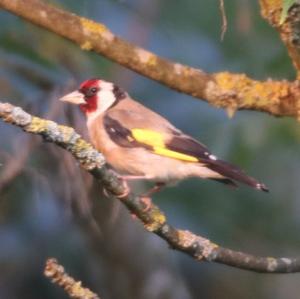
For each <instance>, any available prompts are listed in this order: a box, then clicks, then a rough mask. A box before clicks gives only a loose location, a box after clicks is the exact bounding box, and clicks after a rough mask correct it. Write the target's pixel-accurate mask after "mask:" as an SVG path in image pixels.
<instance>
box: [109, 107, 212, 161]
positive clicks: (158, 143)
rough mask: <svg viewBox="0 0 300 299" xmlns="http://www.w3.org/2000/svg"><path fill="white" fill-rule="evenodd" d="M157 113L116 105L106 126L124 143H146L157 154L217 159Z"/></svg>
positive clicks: (183, 158) (189, 158)
mask: <svg viewBox="0 0 300 299" xmlns="http://www.w3.org/2000/svg"><path fill="white" fill-rule="evenodd" d="M155 116H156V117H155V118H153V117H151V118H147V117H145V115H143V114H142V113H136V112H134V111H126V110H119V109H116V110H112V111H110V112H108V113H107V114H106V115H105V117H104V127H105V130H106V131H107V133H108V135H109V136H110V138H111V139H112V140H113V141H114V142H115V143H117V144H118V145H120V146H123V147H143V148H145V149H147V150H149V151H151V152H153V153H155V154H157V155H161V156H165V157H169V158H173V159H178V160H183V161H187V162H204V163H205V161H206V160H207V161H209V160H210V159H211V158H213V159H215V157H214V156H213V155H211V153H210V152H209V150H208V149H207V147H206V146H205V145H203V144H201V143H199V142H198V141H196V140H194V139H192V138H191V137H189V136H187V135H185V134H183V133H182V132H181V131H179V130H177V129H176V128H175V127H174V126H172V125H171V124H170V123H169V122H168V121H167V120H166V119H164V118H162V117H161V116H159V115H157V114H155Z"/></svg>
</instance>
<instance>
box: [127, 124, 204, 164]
mask: <svg viewBox="0 0 300 299" xmlns="http://www.w3.org/2000/svg"><path fill="white" fill-rule="evenodd" d="M131 133H132V136H133V137H134V139H135V140H136V141H138V142H141V143H144V144H147V145H149V146H152V147H153V152H154V153H155V154H157V155H160V156H165V157H169V158H173V159H178V160H183V161H188V162H198V161H199V160H198V159H197V158H195V157H193V156H190V155H186V154H182V153H179V152H176V151H172V150H169V149H168V148H166V146H165V142H164V136H163V135H162V134H161V133H159V132H155V131H152V130H147V129H132V130H131Z"/></svg>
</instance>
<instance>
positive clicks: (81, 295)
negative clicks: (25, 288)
mask: <svg viewBox="0 0 300 299" xmlns="http://www.w3.org/2000/svg"><path fill="white" fill-rule="evenodd" d="M44 275H45V276H46V277H48V278H49V279H50V280H51V281H52V282H53V283H55V284H57V285H59V286H60V287H62V288H63V289H64V290H65V291H66V292H67V294H68V295H69V297H70V298H75V299H100V297H99V296H98V295H97V294H95V293H93V292H92V291H91V290H89V289H88V288H84V287H83V286H82V285H81V281H76V280H75V279H74V278H72V277H71V276H70V275H68V274H67V273H66V272H65V269H64V267H63V266H62V265H60V264H59V263H58V261H57V260H56V259H55V258H49V259H48V260H47V262H46V266H45V270H44Z"/></svg>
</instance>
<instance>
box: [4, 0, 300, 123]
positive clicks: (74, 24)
mask: <svg viewBox="0 0 300 299" xmlns="http://www.w3.org/2000/svg"><path fill="white" fill-rule="evenodd" d="M265 1H267V0H264V1H263V0H262V1H261V2H265ZM274 1H275V0H274ZM279 1H281V0H277V2H279ZM0 7H1V8H3V9H6V10H8V11H10V12H11V13H13V14H15V15H18V16H20V17H22V18H23V19H25V20H27V21H29V22H31V23H33V24H36V25H38V26H40V27H43V28H45V29H47V30H49V31H51V32H54V33H56V34H58V35H60V36H62V37H64V38H66V39H68V40H71V41H72V42H74V43H76V44H78V45H79V46H80V47H81V48H82V49H83V50H88V51H94V52H96V53H98V54H101V55H103V56H105V57H107V58H109V59H111V60H113V61H115V62H117V63H119V64H121V65H123V66H125V67H127V68H129V69H131V70H134V71H136V72H138V73H140V74H142V75H144V76H146V77H148V78H151V79H153V80H156V81H158V82H160V83H162V84H164V85H167V86H169V87H171V88H173V89H175V90H177V91H180V92H183V93H186V94H189V95H192V96H193V97H196V98H199V99H202V100H205V101H207V102H208V103H209V104H211V105H213V106H216V107H219V108H224V109H227V111H228V113H229V114H230V115H232V114H233V113H234V112H235V111H236V110H242V109H247V110H256V111H262V112H266V113H269V114H272V115H275V116H291V117H295V118H297V119H299V118H300V117H299V115H300V112H299V111H300V108H299V107H300V86H299V84H298V82H288V81H272V80H267V81H255V80H252V79H250V78H249V77H247V76H246V75H243V74H231V73H227V72H220V73H215V74H208V73H205V72H204V71H202V70H199V69H195V68H192V67H189V66H186V65H183V64H180V63H176V62H172V61H170V60H167V59H164V58H161V57H159V56H157V55H155V54H153V53H152V52H149V51H147V50H145V49H142V48H140V47H138V46H136V45H134V44H132V43H129V42H128V41H126V40H124V39H122V38H120V37H118V36H116V35H114V34H113V33H112V32H111V31H110V30H109V29H108V28H107V27H106V26H105V25H103V24H101V23H96V22H94V21H92V20H89V19H86V18H83V17H80V16H77V15H75V14H72V13H69V12H67V11H64V10H62V9H59V8H56V7H54V6H51V5H48V4H46V3H45V2H43V1H41V0H26V1H23V0H14V1H11V0H0Z"/></svg>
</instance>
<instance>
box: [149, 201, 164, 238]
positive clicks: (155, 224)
mask: <svg viewBox="0 0 300 299" xmlns="http://www.w3.org/2000/svg"><path fill="white" fill-rule="evenodd" d="M147 214H148V215H150V219H151V221H150V222H149V223H145V224H144V226H145V228H146V229H147V230H148V231H149V232H154V231H156V230H158V229H159V228H160V227H161V226H162V225H164V224H165V223H166V221H167V219H166V216H165V215H164V214H163V213H162V211H160V210H159V208H158V207H157V206H153V207H151V210H150V211H149V212H148V211H147Z"/></svg>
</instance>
